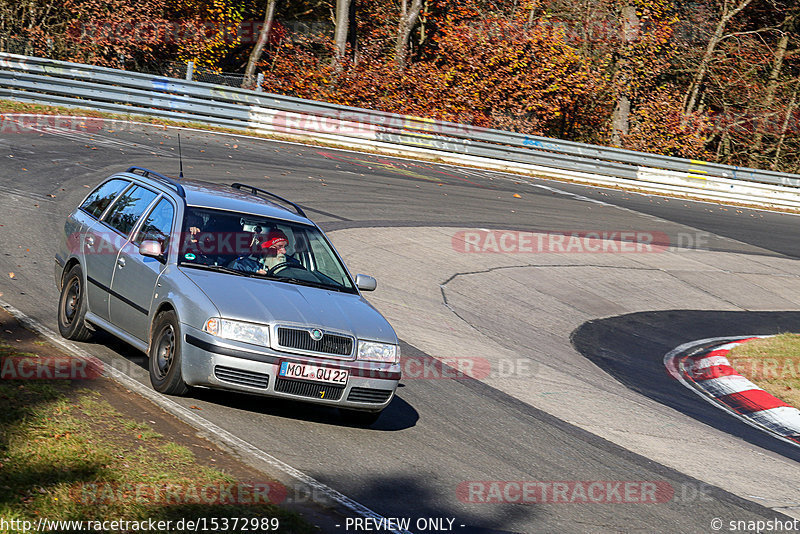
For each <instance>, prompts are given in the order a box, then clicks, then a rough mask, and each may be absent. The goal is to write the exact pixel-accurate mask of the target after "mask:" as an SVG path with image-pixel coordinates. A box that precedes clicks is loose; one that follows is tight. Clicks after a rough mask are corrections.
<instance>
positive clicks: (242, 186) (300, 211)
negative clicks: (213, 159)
mask: <svg viewBox="0 0 800 534" xmlns="http://www.w3.org/2000/svg"><path fill="white" fill-rule="evenodd" d="M231 187H233V188H234V189H239V190H240V191H241V190H242V189H249V190H250V193H251V194H253V195H255V196H258V194H259V193H262V194H264V195H267V196H270V197H272V198H275V199H278V200H280V201H281V202H285V203H287V204H289V205H290V206H291V207H293V208H294V209H295V211H296V212H297V214H298V215H300V216H301V217H305V218H308V216H307V215H306V213H305V212H304V211H303V208H301V207H300V206H298V205H297V204H295V203H294V202H292V201H291V200H287V199H285V198H283V197H279V196H278V195H276V194H275V193H270V192H269V191H266V190H264V189H260V188H258V187H254V186H252V185H247V184H240V183H239V182H236V183H234V184H231Z"/></svg>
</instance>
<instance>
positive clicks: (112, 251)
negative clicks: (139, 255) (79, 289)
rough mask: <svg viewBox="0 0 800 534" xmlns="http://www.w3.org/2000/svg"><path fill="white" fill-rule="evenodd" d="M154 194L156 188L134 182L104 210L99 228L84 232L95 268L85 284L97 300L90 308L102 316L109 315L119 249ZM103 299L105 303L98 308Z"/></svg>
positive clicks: (108, 316)
mask: <svg viewBox="0 0 800 534" xmlns="http://www.w3.org/2000/svg"><path fill="white" fill-rule="evenodd" d="M157 196H158V193H156V192H155V191H152V190H150V189H147V188H146V187H144V186H141V185H138V184H133V185H132V186H131V187H129V188H128V189H127V190H126V191H125V192H124V193H123V194H122V195H120V196H119V197H118V198H117V199H116V200H115V201H114V203H113V204H111V207H110V208H108V210H106V212H105V214H104V215H103V217H102V218H101V219H100V225H99V228H98V229H97V230H91V231H90V232H87V237H89V238H91V239H92V242H93V244H92V247H93V250H94V252H93V253H92V256H93V258H92V260H91V262H92V264H93V265H94V268H93V269H92V272H91V274H88V273H87V278H88V277H90V276H91V278H89V284H88V286H89V287H90V288H92V289H93V290H94V291H95V295H96V300H97V302H98V308H97V309H94V308H93V309H92V311H93V312H94V313H96V314H97V315H99V316H100V317H102V318H104V319H109V318H110V303H111V301H112V300H113V299H114V293H113V291H112V289H111V286H112V284H113V278H114V276H115V274H116V272H115V271H116V269H115V267H116V265H117V261H118V257H119V253H120V250H121V249H122V248H123V247H124V246H125V244H126V243H127V242H128V240H129V239H130V237H131V234H132V232H133V230H134V228H135V227H136V223H137V222H138V220H139V218H140V217H141V216H142V215H143V214H144V213H145V211H147V209H148V208H149V207H150V205H151V204H152V203H153V201H154V200H155V199H156V197H157ZM87 256H88V253H87ZM102 294H105V298H104V300H102V299H101V296H100V295H102ZM90 297H91V294H90ZM103 303H105V307H104V308H102V309H101V308H100V306H101V305H102V304H103Z"/></svg>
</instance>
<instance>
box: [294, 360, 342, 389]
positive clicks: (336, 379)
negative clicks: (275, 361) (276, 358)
mask: <svg viewBox="0 0 800 534" xmlns="http://www.w3.org/2000/svg"><path fill="white" fill-rule="evenodd" d="M278 374H279V375H280V376H282V377H283V378H294V379H297V380H313V381H314V382H325V383H327V384H338V385H341V386H345V385H347V377H348V376H349V374H350V373H349V371H348V370H347V369H331V368H330V367H319V366H317V365H311V364H308V363H294V362H281V368H280V371H279V372H278Z"/></svg>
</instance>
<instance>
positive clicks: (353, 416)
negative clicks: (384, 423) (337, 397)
mask: <svg viewBox="0 0 800 534" xmlns="http://www.w3.org/2000/svg"><path fill="white" fill-rule="evenodd" d="M382 413H383V412H382V411H381V412H364V411H361V410H347V409H344V408H339V415H341V416H342V419H344V421H345V422H347V423H350V424H353V425H357V426H372V425H373V424H375V423H376V422H377V421H378V418H380V416H381V414H382Z"/></svg>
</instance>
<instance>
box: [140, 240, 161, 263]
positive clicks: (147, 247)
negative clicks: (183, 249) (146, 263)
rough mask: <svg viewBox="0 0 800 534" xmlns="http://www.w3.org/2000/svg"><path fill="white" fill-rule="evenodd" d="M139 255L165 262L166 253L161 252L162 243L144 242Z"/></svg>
mask: <svg viewBox="0 0 800 534" xmlns="http://www.w3.org/2000/svg"><path fill="white" fill-rule="evenodd" d="M139 254H141V255H142V256H147V257H148V258H155V259H157V260H158V261H164V253H163V251H162V250H161V243H159V242H158V241H142V244H141V245H139Z"/></svg>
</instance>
